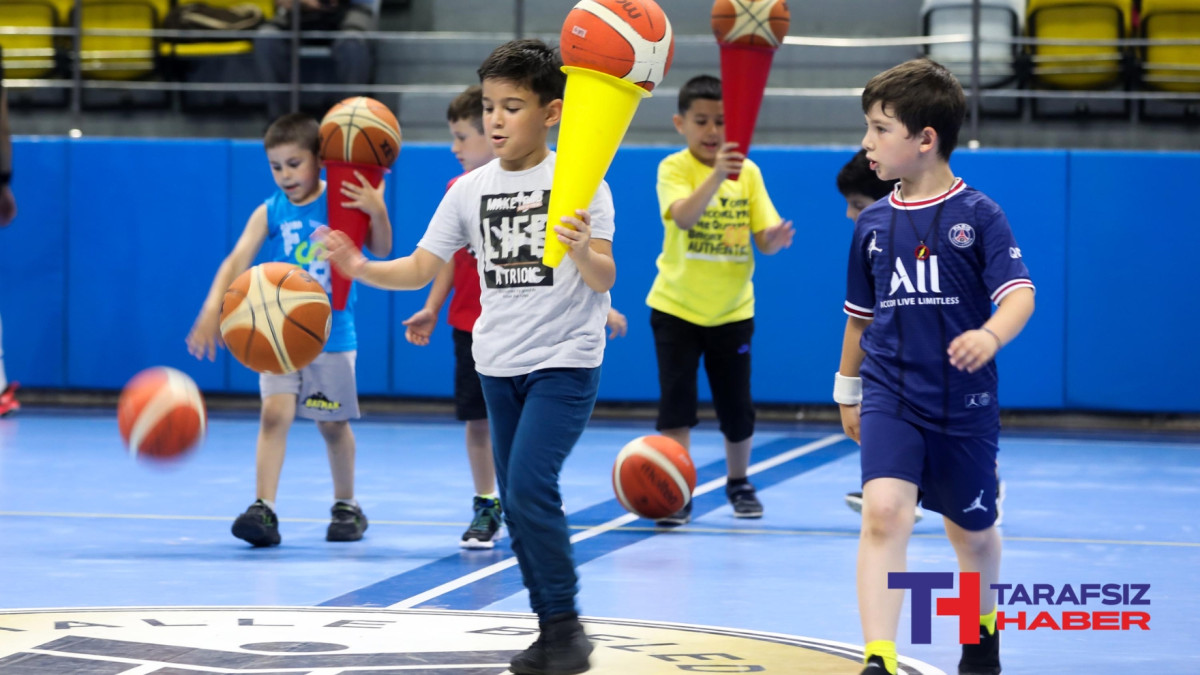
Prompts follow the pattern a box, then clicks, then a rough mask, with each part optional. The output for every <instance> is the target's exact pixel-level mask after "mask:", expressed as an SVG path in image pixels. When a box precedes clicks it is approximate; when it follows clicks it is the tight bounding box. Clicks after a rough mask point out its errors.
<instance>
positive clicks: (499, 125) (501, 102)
mask: <svg viewBox="0 0 1200 675" xmlns="http://www.w3.org/2000/svg"><path fill="white" fill-rule="evenodd" d="M561 115H562V99H555V100H553V101H550V102H549V103H547V104H546V105H542V104H541V101H540V100H539V99H538V95H537V94H535V93H533V91H531V90H529V89H526V88H525V87H524V86H522V85H520V84H517V83H516V82H512V81H510V80H496V79H487V80H484V81H483V132H484V134H485V135H486V136H487V139H488V142H489V143H490V144H491V148H492V152H494V153H495V155H496V156H497V157H499V158H500V163H501V166H503V168H504V169H506V170H509V171H513V170H520V169H527V168H530V167H532V166H534V165H536V164H537V161H541V157H542V151H543V150H544V149H545V147H546V133H547V130H548V129H549V128H550V127H552V126H554V125H555V124H558V120H559V117H560V116H561ZM535 159H536V161H535Z"/></svg>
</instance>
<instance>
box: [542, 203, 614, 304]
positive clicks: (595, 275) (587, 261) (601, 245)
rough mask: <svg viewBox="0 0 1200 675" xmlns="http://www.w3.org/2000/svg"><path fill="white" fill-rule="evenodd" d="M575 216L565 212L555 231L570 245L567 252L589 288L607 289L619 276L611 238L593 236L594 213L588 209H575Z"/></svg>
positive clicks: (602, 290)
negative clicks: (595, 237)
mask: <svg viewBox="0 0 1200 675" xmlns="http://www.w3.org/2000/svg"><path fill="white" fill-rule="evenodd" d="M575 216H576V217H574V218H572V217H570V216H563V218H562V219H563V223H564V224H567V225H569V226H570V227H564V226H563V225H557V226H555V228H554V231H555V232H556V233H557V235H558V240H559V241H560V242H562V243H563V245H565V246H566V247H567V255H568V256H570V257H571V260H572V261H573V262H574V263H575V267H577V268H579V276H580V277H582V278H583V283H585V284H587V286H588V288H590V289H592V290H593V291H596V292H597V293H605V292H607V291H608V290H609V289H611V288H612V287H613V283H615V282H616V280H617V263H616V261H614V260H613V257H612V242H611V241H608V240H605V239H592V215H591V213H590V212H588V211H587V210H586V209H575Z"/></svg>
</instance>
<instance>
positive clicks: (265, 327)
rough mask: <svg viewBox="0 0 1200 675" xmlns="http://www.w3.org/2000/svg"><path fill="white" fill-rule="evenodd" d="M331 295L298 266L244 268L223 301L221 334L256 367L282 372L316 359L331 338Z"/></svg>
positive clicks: (237, 353) (241, 357)
mask: <svg viewBox="0 0 1200 675" xmlns="http://www.w3.org/2000/svg"><path fill="white" fill-rule="evenodd" d="M332 315H333V313H332V310H331V309H330V307H329V296H328V295H326V294H325V289H324V288H323V287H322V286H321V284H320V282H318V281H317V280H316V279H314V278H312V277H311V276H309V274H308V272H305V271H304V270H302V269H300V268H299V267H297V266H296V265H292V264H290V263H282V262H270V263H263V264H261V265H255V266H254V267H251V268H250V269H248V270H246V271H245V272H242V273H241V274H240V275H239V276H238V278H237V279H234V281H233V283H232V284H231V285H230V286H229V290H227V291H225V299H224V300H223V301H222V302H221V337H222V338H223V339H224V340H225V346H226V347H228V348H229V352H230V353H231V354H233V356H234V358H236V359H237V360H238V361H241V362H242V365H244V366H246V367H247V368H249V369H250V370H253V371H257V372H259V373H273V374H276V375H280V374H283V373H291V372H295V371H297V370H300V369H301V368H303V367H304V366H307V365H308V364H310V363H312V362H313V359H315V358H317V357H318V356H320V354H321V350H322V349H324V348H325V341H326V340H327V339H329V326H330V321H331V319H332Z"/></svg>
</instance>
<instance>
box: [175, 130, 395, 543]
mask: <svg viewBox="0 0 1200 675" xmlns="http://www.w3.org/2000/svg"><path fill="white" fill-rule="evenodd" d="M263 145H264V146H265V147H266V151H267V161H268V163H269V164H270V165H271V175H272V176H273V177H274V179H275V184H276V185H278V186H279V191H278V192H276V193H275V194H273V195H271V196H270V197H269V198H267V200H266V201H265V202H264V203H263V204H261V205H260V206H259V207H258V208H257V209H255V210H254V213H253V214H251V216H250V220H249V221H248V222H247V223H246V228H245V230H243V231H242V235H241V236H240V237H239V238H238V241H237V243H236V244H235V245H234V247H233V251H232V252H231V253H230V254H229V256H228V257H226V258H225V260H224V261H223V262H222V263H221V266H220V267H219V268H217V273H216V276H215V277H214V278H213V283H212V287H211V288H209V291H208V296H207V297H206V298H205V300H204V305H203V306H202V307H201V308H200V314H199V315H198V316H197V317H196V322H195V324H194V325H193V326H192V331H191V333H190V334H188V337H187V344H188V351H189V352H191V353H192V354H193V355H194V356H195V357H196V358H203V357H204V356H205V355H207V356H208V358H209V360H213V359H215V357H216V348H217V345H219V344H221V339H220V319H221V317H220V314H221V300H222V299H223V298H224V296H225V289H227V288H229V285H230V284H231V283H233V280H234V279H236V278H237V276H238V275H239V274H241V273H242V272H243V271H245V270H246V269H247V268H249V267H250V264H251V263H252V262H253V261H254V258H255V256H257V255H258V252H259V250H260V249H263V248H264V247H265V250H266V252H267V254H268V256H269V257H270V260H272V261H276V262H288V263H292V264H294V265H298V266H300V267H301V268H303V269H304V270H305V271H307V272H308V273H309V274H310V275H311V276H312V277H313V278H314V279H316V280H317V281H319V282H320V283H321V285H322V286H324V287H325V291H326V292H327V293H328V292H329V291H330V279H329V262H328V261H327V260H325V259H324V256H323V255H321V253H322V249H321V245H320V244H319V243H315V242H314V241H312V240H311V239H310V236H311V235H312V233H313V232H314V231H315V230H316V229H317V228H318V227H321V226H323V225H324V224H325V220H326V216H325V214H326V202H325V200H326V193H325V191H326V184H325V181H323V180H321V163H320V160H319V159H318V156H317V153H318V145H319V130H318V126H317V121H316V120H314V119H312V118H311V117H308V116H306V115H300V114H292V115H284V116H283V117H280V118H279V119H277V120H275V122H274V123H272V124H271V126H270V127H269V128H268V129H267V133H266V137H265V138H264V139H263ZM356 175H357V177H358V180H359V182H358V183H357V184H356V183H352V182H346V183H343V184H342V185H341V186H340V188H339V193H340V195H339V196H338V197H337V198H340V199H342V200H343V201H342V203H343V204H344V205H345V206H347V207H349V208H355V209H358V210H360V211H362V212H363V213H366V214H367V215H369V216H370V217H371V229H370V236H369V237H368V238H367V242H366V244H367V248H368V249H369V250H370V251H371V253H374V254H375V255H377V256H380V257H384V256H387V255H388V254H389V253H390V252H391V249H392V224H391V221H390V220H389V219H388V214H387V207H386V206H385V205H384V201H383V189H384V185H383V183H380V184H379V187H378V188H373V187H371V185H370V183H368V182H367V180H366V179H365V178H364V177H363V176H362V175H360V174H356ZM355 299H356V292H355V290H354V288H353V287H351V291H350V297H349V298H348V300H347V301H346V308H345V309H344V310H341V311H336V310H335V311H334V312H333V320H332V326H331V329H330V332H329V340H328V341H326V343H325V350H324V351H323V352H322V353H321V355H320V356H318V357H317V358H316V360H315V361H313V362H312V363H311V364H309V365H308V366H307V367H305V368H303V369H301V370H299V371H297V372H295V373H289V374H287V375H267V374H264V375H260V376H259V380H258V386H259V390H260V392H261V394H262V415H261V420H260V427H259V432H258V444H257V461H256V467H257V498H256V499H255V501H254V503H253V504H251V505H250V507H249V508H248V509H246V512H245V513H243V514H242V515H240V516H238V517H237V520H235V521H234V523H233V534H234V536H236V537H238V538H239V539H244V540H245V541H247V542H249V543H250V544H252V545H254V546H275V545H277V544H279V542H280V536H279V519H278V517H276V515H275V495H276V493H277V492H278V489H279V474H280V471H282V470H283V458H284V455H285V453H286V449H287V434H288V429H289V428H290V427H291V426H292V421H293V420H294V419H295V418H296V416H297V415H299V416H300V417H303V418H305V419H311V420H315V421H316V423H317V429H318V430H319V431H320V432H321V436H322V437H324V439H325V448H326V451H327V452H328V454H329V469H330V473H331V474H332V475H333V490H334V492H333V496H334V504H333V508H332V521H331V522H330V523H329V529H328V530H327V531H326V535H325V539H326V540H327V541H357V540H359V539H362V536H363V532H364V531H365V530H366V529H367V518H366V516H364V515H363V512H362V509H361V508H360V507H359V505H358V502H357V500H355V498H354V454H355V443H354V434H353V433H352V432H351V430H350V420H352V419H357V418H358V417H359V416H360V415H359V410H358V391H357V385H356V383H355V375H354V358H355V354H356V350H357V349H358V342H357V336H356V335H355V332H354V303H355Z"/></svg>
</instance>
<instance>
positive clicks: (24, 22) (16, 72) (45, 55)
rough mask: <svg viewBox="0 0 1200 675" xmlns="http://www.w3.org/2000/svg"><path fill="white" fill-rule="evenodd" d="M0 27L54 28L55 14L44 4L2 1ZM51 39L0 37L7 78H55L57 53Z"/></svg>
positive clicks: (39, 0)
mask: <svg viewBox="0 0 1200 675" xmlns="http://www.w3.org/2000/svg"><path fill="white" fill-rule="evenodd" d="M0 26H4V27H15V28H56V27H57V26H58V12H57V11H56V9H55V7H54V5H53V4H51V3H49V2H47V1H45V0H5V2H4V7H3V10H2V11H0ZM54 44H55V39H54V36H53V35H29V34H25V35H0V48H3V50H4V73H5V76H6V77H10V78H43V77H50V76H51V75H53V74H54V70H55V68H56V66H57V60H56V55H57V50H56V49H55V48H54Z"/></svg>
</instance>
